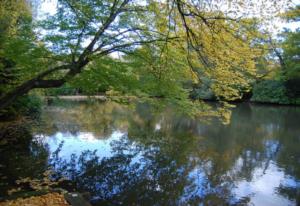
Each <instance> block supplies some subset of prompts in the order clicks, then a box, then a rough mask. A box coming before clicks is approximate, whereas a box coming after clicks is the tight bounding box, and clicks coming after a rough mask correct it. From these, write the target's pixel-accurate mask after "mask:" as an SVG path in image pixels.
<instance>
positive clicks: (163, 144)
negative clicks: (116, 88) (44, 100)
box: [0, 101, 300, 206]
mask: <svg viewBox="0 0 300 206" xmlns="http://www.w3.org/2000/svg"><path fill="white" fill-rule="evenodd" d="M175 110H176V109H172V108H168V109H165V110H163V111H157V110H154V109H153V108H152V107H151V106H149V105H146V104H138V105H136V106H130V105H129V106H128V105H120V104H117V103H112V102H106V103H83V102H81V103H80V102H68V101H65V102H61V103H58V104H52V105H49V106H47V107H45V108H44V109H43V112H42V115H41V119H40V121H39V124H36V125H35V126H33V128H32V131H31V135H32V140H31V141H30V143H29V144H28V145H22V147H20V148H19V149H17V150H16V149H14V150H13V149H7V148H1V147H0V151H1V157H0V199H1V198H4V197H6V196H7V191H8V190H9V189H11V188H12V187H13V186H15V185H16V184H15V181H16V180H18V179H20V178H24V177H31V178H39V177H42V174H43V172H44V171H45V170H47V169H49V168H50V169H51V170H53V171H54V173H53V174H52V178H53V179H55V178H56V179H58V178H61V177H64V179H65V181H63V183H62V184H61V185H60V187H63V188H65V189H67V190H69V191H70V190H75V191H79V192H89V193H90V195H91V202H92V203H93V204H94V205H145V206H147V205H151V206H152V205H162V206H168V205H170V206H174V205H257V206H268V205H270V206H276V205H278V206H279V205H280V206H281V205H299V204H300V107H288V106H272V105H254V104H249V103H242V104H238V105H237V106H236V108H234V109H233V111H232V116H231V121H230V123H229V124H223V123H222V122H221V121H219V120H218V119H215V118H214V119H212V120H211V121H202V120H199V119H198V120H195V119H192V118H189V117H187V116H185V115H182V114H177V113H176V112H175Z"/></svg>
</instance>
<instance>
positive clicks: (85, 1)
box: [0, 0, 288, 108]
mask: <svg viewBox="0 0 300 206" xmlns="http://www.w3.org/2000/svg"><path fill="white" fill-rule="evenodd" d="M270 2H272V1H270ZM287 2H288V0H282V1H276V3H275V4H274V5H275V6H276V7H272V6H274V5H273V4H272V5H271V6H270V8H276V9H277V8H280V7H285V5H286V4H287ZM224 6H225V10H226V12H223V10H224ZM261 6H262V5H261ZM226 7H227V8H226ZM256 7H257V5H254V1H253V0H248V1H240V0H235V1H226V0H223V1H206V0H203V1H199V2H198V1H197V2H194V1H182V0H172V1H167V2H165V3H163V2H160V1H154V0H153V1H149V2H145V4H141V3H139V2H137V1H133V0H105V1H92V0H82V1H75V0H59V1H58V5H57V13H56V15H54V16H51V17H49V18H48V20H46V21H44V22H43V23H42V24H41V27H42V28H43V31H47V32H46V35H42V38H40V39H35V40H34V41H33V42H32V44H31V48H28V50H27V51H23V52H22V55H21V56H24V57H25V56H27V57H28V59H29V60H30V61H25V62H26V63H27V64H26V65H25V64H24V62H21V65H23V66H26V67H25V68H26V72H27V73H26V72H25V73H26V74H27V75H28V73H29V74H30V76H31V77H30V78H29V77H28V76H27V75H24V76H23V77H22V80H20V82H19V85H18V86H16V87H13V88H11V89H10V90H9V91H8V92H6V93H5V94H3V95H2V96H1V98H0V108H4V107H6V106H8V105H9V104H11V103H12V102H13V101H14V100H15V99H16V98H17V97H19V96H21V95H23V94H25V93H27V92H29V91H31V90H32V89H35V88H52V87H59V86H61V85H63V84H64V83H66V82H67V81H69V80H70V79H72V78H74V77H75V76H76V75H77V74H79V73H81V72H82V71H84V70H85V68H87V67H88V65H89V64H90V63H91V62H92V61H94V60H95V59H98V60H99V59H100V58H102V57H104V56H107V55H109V54H111V53H115V52H123V53H126V52H131V51H133V50H135V49H136V48H138V46H139V45H145V44H151V43H156V42H166V43H168V42H170V41H171V40H172V39H177V40H178V38H179V39H181V40H185V42H186V43H187V44H186V45H185V48H186V49H187V50H186V51H187V53H188V58H187V60H188V62H189V65H190V67H191V68H193V65H192V61H194V62H197V61H200V62H201V63H202V65H204V67H207V68H214V67H216V68H219V67H218V65H221V64H222V65H223V64H224V65H226V66H224V65H223V66H222V67H223V68H224V69H228V65H229V63H233V65H234V66H233V67H230V69H232V68H237V70H236V71H237V73H239V72H238V70H239V68H240V63H242V62H243V60H246V58H243V60H241V59H239V60H238V61H235V58H234V57H233V58H228V59H227V60H226V62H225V60H224V61H219V62H218V61H214V60H212V59H211V58H212V56H211V55H215V54H216V55H218V56H219V57H220V56H226V55H227V54H226V52H225V53H224V52H223V54H221V53H219V52H218V51H217V50H218V49H219V47H216V45H214V43H213V42H214V41H215V40H216V41H217V42H218V43H222V42H223V41H224V40H225V42H224V43H223V44H220V45H219V46H221V45H223V46H226V45H227V46H228V43H229V44H230V42H231V43H232V42H233V41H234V42H238V43H237V44H236V46H235V47H239V48H241V50H240V51H241V52H242V55H247V54H249V52H244V51H243V49H244V46H243V45H239V44H242V43H243V42H244V41H245V42H247V43H251V41H248V40H250V39H249V38H248V37H247V36H248V35H247V33H248V32H249V31H251V29H250V30H248V29H247V27H245V25H247V23H246V22H247V21H248V20H246V21H244V22H245V23H243V24H240V22H241V20H243V19H244V18H246V17H249V16H251V15H252V16H253V15H255V14H254V13H252V14H250V13H249V11H254V10H255V8H256ZM269 12H270V10H267V12H264V10H262V13H269ZM219 22H221V23H219ZM222 25H227V26H226V27H223V26H222ZM240 25H241V26H240ZM251 25H252V24H251ZM203 31H204V33H203ZM252 31H253V30H252ZM222 32H225V33H228V34H230V35H231V36H230V37H224V38H223V37H222V35H220V37H217V38H215V35H216V34H218V33H222ZM204 34H205V35H207V34H209V36H204ZM234 37H235V38H234ZM9 39H10V37H9ZM210 43H211V48H210V49H208V47H207V46H206V45H208V44H210ZM234 49H235V48H234ZM227 50H228V51H229V50H231V48H230V46H229V47H227ZM33 51H34V53H32V52H33ZM191 56H192V57H193V56H194V57H193V58H192V60H191ZM235 56H237V55H236V54H235ZM15 57H16V59H18V58H17V56H16V55H15ZM251 58H252V57H251ZM28 59H26V60H28ZM29 62H30V64H29ZM238 62H240V63H238ZM247 64H248V63H246V65H247ZM249 64H252V63H251V62H249ZM216 73H217V74H216V78H217V79H219V77H222V78H223V75H222V73H223V71H220V70H218V69H217V70H216ZM239 75H243V74H242V73H240V74H238V76H239ZM225 76H227V77H225V78H226V79H229V78H230V75H225ZM238 76H237V77H238ZM225 78H223V80H220V81H219V86H218V87H216V88H218V89H219V90H221V91H222V92H223V90H224V89H220V88H221V85H222V84H223V83H224V79H225ZM225 84H231V83H229V82H227V83H225ZM233 87H236V86H233ZM233 87H232V88H233ZM232 95H233V96H236V94H235V92H232V93H231V94H230V95H229V96H232Z"/></svg>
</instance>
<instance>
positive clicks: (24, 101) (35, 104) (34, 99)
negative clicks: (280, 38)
mask: <svg viewBox="0 0 300 206" xmlns="http://www.w3.org/2000/svg"><path fill="white" fill-rule="evenodd" d="M42 103H43V102H42V100H41V98H40V97H39V96H38V95H35V94H31V95H24V96H22V97H19V98H18V99H17V100H16V101H15V102H14V103H13V104H12V105H11V106H10V107H8V108H7V109H5V110H1V111H0V117H1V119H3V120H11V119H15V118H16V117H19V116H22V115H25V116H28V117H30V118H36V117H38V116H39V115H40V113H41V109H42Z"/></svg>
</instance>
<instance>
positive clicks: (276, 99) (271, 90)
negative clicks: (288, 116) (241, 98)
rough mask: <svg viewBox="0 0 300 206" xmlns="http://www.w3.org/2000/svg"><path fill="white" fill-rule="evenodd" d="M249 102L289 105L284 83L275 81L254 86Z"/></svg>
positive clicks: (267, 81) (266, 81) (289, 101)
mask: <svg viewBox="0 0 300 206" xmlns="http://www.w3.org/2000/svg"><path fill="white" fill-rule="evenodd" d="M251 101H254V102H263V103H277V104H290V103H291V100H290V99H289V98H288V96H287V89H286V87H285V85H284V82H282V81H276V80H265V81H262V82H260V83H258V84H256V85H254V87H253V96H252V97H251Z"/></svg>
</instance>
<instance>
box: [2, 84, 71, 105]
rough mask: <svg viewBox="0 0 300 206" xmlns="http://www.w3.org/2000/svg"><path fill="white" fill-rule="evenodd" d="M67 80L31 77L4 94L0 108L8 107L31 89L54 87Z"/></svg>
mask: <svg viewBox="0 0 300 206" xmlns="http://www.w3.org/2000/svg"><path fill="white" fill-rule="evenodd" d="M65 82H66V80H65V79H59V80H38V79H31V80H29V81H27V82H25V83H23V84H22V85H20V86H18V87H17V88H15V89H14V90H12V91H10V92H8V93H7V94H5V95H3V97H1V98H0V110H2V109H4V108H5V107H8V106H9V105H10V104H12V103H13V101H14V100H16V99H17V98H18V97H20V96H22V95H24V94H26V93H28V92H29V91H30V90H32V89H34V88H54V87H60V86H62V85H63V84H64V83H65Z"/></svg>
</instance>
